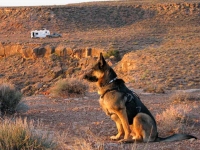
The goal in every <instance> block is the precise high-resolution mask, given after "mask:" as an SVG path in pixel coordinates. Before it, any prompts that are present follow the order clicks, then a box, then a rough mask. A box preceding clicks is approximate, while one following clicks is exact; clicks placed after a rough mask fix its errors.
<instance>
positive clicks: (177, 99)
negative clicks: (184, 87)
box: [170, 91, 200, 103]
mask: <svg viewBox="0 0 200 150" xmlns="http://www.w3.org/2000/svg"><path fill="white" fill-rule="evenodd" d="M170 100H171V101H172V102H173V103H181V102H186V101H192V100H193V101H195V100H200V97H199V96H198V95H195V94H194V93H187V92H181V91H180V92H176V93H175V94H173V95H171V97H170Z"/></svg>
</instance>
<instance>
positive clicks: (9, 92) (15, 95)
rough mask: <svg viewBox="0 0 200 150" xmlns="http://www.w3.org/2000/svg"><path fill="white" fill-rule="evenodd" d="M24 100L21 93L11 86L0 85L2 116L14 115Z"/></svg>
mask: <svg viewBox="0 0 200 150" xmlns="http://www.w3.org/2000/svg"><path fill="white" fill-rule="evenodd" d="M21 98H22V94H21V92H19V91H17V90H16V89H15V87H14V86H13V85H11V84H7V83H4V84H1V85H0V110H1V114H2V115H4V114H13V113H15V109H16V107H17V105H18V103H19V102H20V100H21Z"/></svg>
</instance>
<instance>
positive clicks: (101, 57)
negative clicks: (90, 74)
mask: <svg viewBox="0 0 200 150" xmlns="http://www.w3.org/2000/svg"><path fill="white" fill-rule="evenodd" d="M105 64H106V61H105V59H104V57H103V54H102V53H100V57H99V67H100V68H102V67H103V66H104V65H105Z"/></svg>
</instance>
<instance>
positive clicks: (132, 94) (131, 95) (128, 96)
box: [125, 91, 141, 113]
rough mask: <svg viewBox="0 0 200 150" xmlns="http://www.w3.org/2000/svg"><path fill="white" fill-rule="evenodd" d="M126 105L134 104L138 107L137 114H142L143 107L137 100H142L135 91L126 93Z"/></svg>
mask: <svg viewBox="0 0 200 150" xmlns="http://www.w3.org/2000/svg"><path fill="white" fill-rule="evenodd" d="M125 97H126V99H125V104H127V103H131V102H134V103H135V106H136V110H137V113H139V112H141V107H140V106H138V104H137V100H138V99H140V98H139V96H138V95H137V94H136V93H135V92H134V91H128V92H127V93H125Z"/></svg>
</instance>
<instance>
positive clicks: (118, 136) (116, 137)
mask: <svg viewBox="0 0 200 150" xmlns="http://www.w3.org/2000/svg"><path fill="white" fill-rule="evenodd" d="M120 136H121V135H118V134H117V135H115V136H111V137H110V139H111V140H119V138H120Z"/></svg>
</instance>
